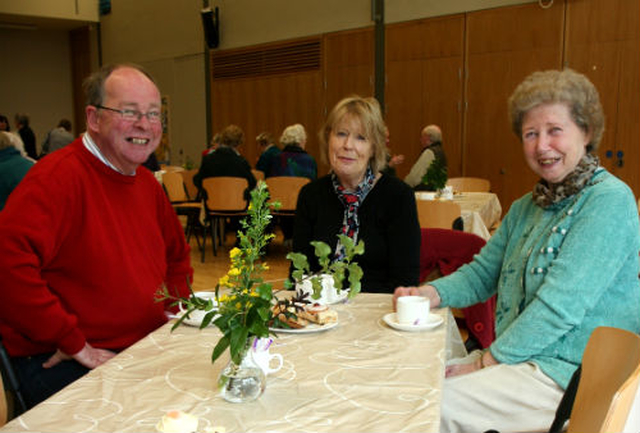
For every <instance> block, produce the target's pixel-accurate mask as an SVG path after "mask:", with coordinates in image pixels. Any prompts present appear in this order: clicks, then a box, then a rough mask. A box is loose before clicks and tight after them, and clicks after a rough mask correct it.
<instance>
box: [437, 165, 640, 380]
mask: <svg viewBox="0 0 640 433" xmlns="http://www.w3.org/2000/svg"><path fill="white" fill-rule="evenodd" d="M639 252H640V227H639V224H638V208H637V205H636V203H635V199H634V197H633V193H632V192H631V190H630V189H629V188H628V187H627V185H625V184H624V183H623V182H621V181H620V180H619V179H617V178H616V177H615V176H613V175H611V174H610V173H608V172H607V171H606V170H604V169H598V170H597V171H596V173H595V174H594V175H593V177H592V179H591V180H590V182H589V183H588V184H587V186H585V188H583V189H582V190H581V191H580V192H579V193H578V194H576V195H574V196H571V197H568V198H566V199H564V200H563V201H562V202H560V203H557V204H555V205H552V206H551V207H550V208H547V209H542V208H540V207H539V206H537V205H535V204H534V202H533V200H532V198H531V193H529V194H527V195H525V196H524V197H522V198H520V199H519V200H517V201H516V202H514V203H513V205H512V206H511V209H510V210H509V213H508V214H507V215H506V216H505V217H504V220H503V222H502V224H501V226H500V228H499V229H498V230H497V231H496V233H495V235H494V236H493V237H492V238H491V239H490V240H489V242H488V243H487V245H486V246H485V247H484V248H483V249H482V251H481V252H480V253H479V254H478V255H477V256H476V257H475V258H474V260H473V262H471V263H470V264H468V265H465V266H463V267H461V268H460V269H459V270H458V271H457V272H455V273H454V274H452V275H450V276H448V277H445V278H441V279H439V280H437V281H435V282H433V286H435V287H436V289H437V290H438V293H439V294H440V297H441V299H442V305H443V306H450V307H457V308H458V307H466V306H468V305H472V304H475V303H476V302H479V301H484V300H486V299H488V298H489V297H491V296H492V295H493V294H495V293H496V292H497V293H498V299H497V305H496V340H495V341H494V342H493V344H492V345H491V347H490V348H489V350H490V351H491V353H492V355H493V356H494V357H495V358H496V359H497V360H498V361H500V362H502V363H506V364H517V363H522V362H533V363H535V364H537V365H538V366H539V367H540V369H541V370H542V371H543V372H544V373H545V374H546V375H548V376H549V377H551V378H552V379H553V380H554V381H555V382H557V383H558V385H560V386H561V387H563V388H566V386H567V383H568V382H569V379H570V377H571V375H572V374H573V371H574V370H575V369H576V367H577V366H578V365H579V364H580V363H581V361H582V353H583V351H584V348H585V346H586V344H587V340H588V339H589V336H590V335H591V332H592V331H593V330H594V329H595V328H596V327H598V326H612V327H616V328H623V329H628V330H630V331H633V332H636V333H638V332H639V331H640V280H639V278H638V274H639V272H640V261H639V259H638V253H639Z"/></svg>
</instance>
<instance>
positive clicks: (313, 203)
mask: <svg viewBox="0 0 640 433" xmlns="http://www.w3.org/2000/svg"><path fill="white" fill-rule="evenodd" d="M384 129H385V124H384V120H383V119H382V114H381V113H380V105H379V104H378V102H377V101H376V100H375V99H373V98H361V97H359V96H353V97H349V98H345V99H343V100H342V101H340V102H338V104H337V105H336V106H335V107H334V108H333V110H331V113H330V114H329V116H328V118H327V120H326V122H325V124H324V127H323V129H322V130H321V131H320V144H321V149H322V150H321V151H322V155H323V157H324V158H327V160H328V162H329V165H330V166H331V173H330V174H328V175H327V176H323V177H321V178H319V179H318V180H316V181H313V182H311V183H309V184H307V185H305V186H304V187H302V190H301V191H300V195H299V197H298V205H297V208H296V217H295V225H294V234H293V251H295V252H299V253H303V254H305V255H306V256H307V257H308V258H309V265H310V267H311V271H312V272H315V271H318V270H319V267H320V266H319V264H318V261H317V259H316V258H315V254H314V253H313V249H314V247H313V246H312V245H311V243H310V242H311V241H322V242H325V243H327V244H328V245H329V247H330V248H331V250H332V251H333V254H332V255H331V256H330V257H331V259H332V260H335V259H340V258H342V257H343V255H344V249H343V248H342V246H341V245H340V244H339V243H338V235H339V234H343V235H346V236H349V237H350V238H352V239H353V240H354V242H356V243H357V242H358V241H359V240H363V241H364V244H365V248H364V255H362V256H358V257H356V259H355V261H356V262H358V264H359V265H360V267H361V268H362V271H363V272H364V275H363V277H362V290H363V291H365V292H378V293H391V292H392V291H393V289H394V288H395V287H397V284H398V283H399V282H402V281H407V282H409V281H415V282H417V281H418V276H419V266H420V225H419V224H418V212H417V208H416V200H415V194H414V192H413V191H412V190H411V188H409V187H408V186H407V185H406V184H405V183H404V182H402V181H401V180H400V179H398V178H397V177H395V176H387V175H385V174H383V173H381V170H382V168H384V166H385V165H386V157H387V148H386V145H385V137H384Z"/></svg>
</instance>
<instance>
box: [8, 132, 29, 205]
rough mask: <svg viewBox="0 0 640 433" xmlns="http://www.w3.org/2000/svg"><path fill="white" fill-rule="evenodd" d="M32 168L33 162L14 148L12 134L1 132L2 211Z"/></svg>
mask: <svg viewBox="0 0 640 433" xmlns="http://www.w3.org/2000/svg"><path fill="white" fill-rule="evenodd" d="M32 166H33V161H30V160H28V159H26V158H24V157H23V156H22V155H20V152H19V151H18V149H16V148H15V147H14V146H13V142H12V140H11V134H10V133H9V132H5V131H0V211H1V210H2V209H3V208H4V205H5V203H6V202H7V198H9V194H11V191H13V190H14V189H15V187H16V186H18V184H19V183H20V181H21V180H22V178H23V177H24V176H25V174H27V171H29V169H30V168H31V167H32Z"/></svg>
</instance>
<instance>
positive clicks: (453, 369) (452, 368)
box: [444, 350, 499, 377]
mask: <svg viewBox="0 0 640 433" xmlns="http://www.w3.org/2000/svg"><path fill="white" fill-rule="evenodd" d="M498 364H499V362H498V360H496V359H495V358H494V357H493V355H492V354H491V352H490V351H488V350H486V351H484V352H483V353H482V355H481V356H480V357H479V358H478V359H476V360H475V361H474V362H472V363H469V364H454V365H448V366H447V367H446V368H445V373H444V375H445V377H453V376H461V375H463V374H468V373H473V372H474V371H478V370H482V369H483V368H486V367H491V366H493V365H498Z"/></svg>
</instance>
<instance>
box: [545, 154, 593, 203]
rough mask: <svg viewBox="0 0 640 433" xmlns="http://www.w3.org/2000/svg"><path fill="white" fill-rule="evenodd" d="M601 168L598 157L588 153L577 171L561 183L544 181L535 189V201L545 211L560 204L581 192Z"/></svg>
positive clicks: (577, 167)
mask: <svg viewBox="0 0 640 433" xmlns="http://www.w3.org/2000/svg"><path fill="white" fill-rule="evenodd" d="M599 166H600V160H599V159H598V157H597V156H595V155H592V154H590V153H587V154H586V155H585V156H583V157H582V159H581V160H580V162H579V163H578V165H577V166H576V168H575V170H573V171H572V172H571V173H569V174H568V175H567V176H566V177H565V178H564V179H563V180H562V181H561V182H559V183H551V184H550V183H548V182H547V181H546V180H544V179H540V181H539V182H538V183H537V184H536V185H535V186H534V187H533V201H534V202H535V204H537V205H538V206H540V207H541V208H543V209H546V208H548V207H549V206H551V205H553V204H556V203H559V202H561V201H562V200H564V199H565V198H567V197H571V196H572V195H574V194H577V193H578V192H580V190H581V189H582V188H584V187H585V185H586V184H587V182H589V180H590V179H591V177H592V176H593V173H594V172H595V171H596V169H597V168H598V167H599Z"/></svg>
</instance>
